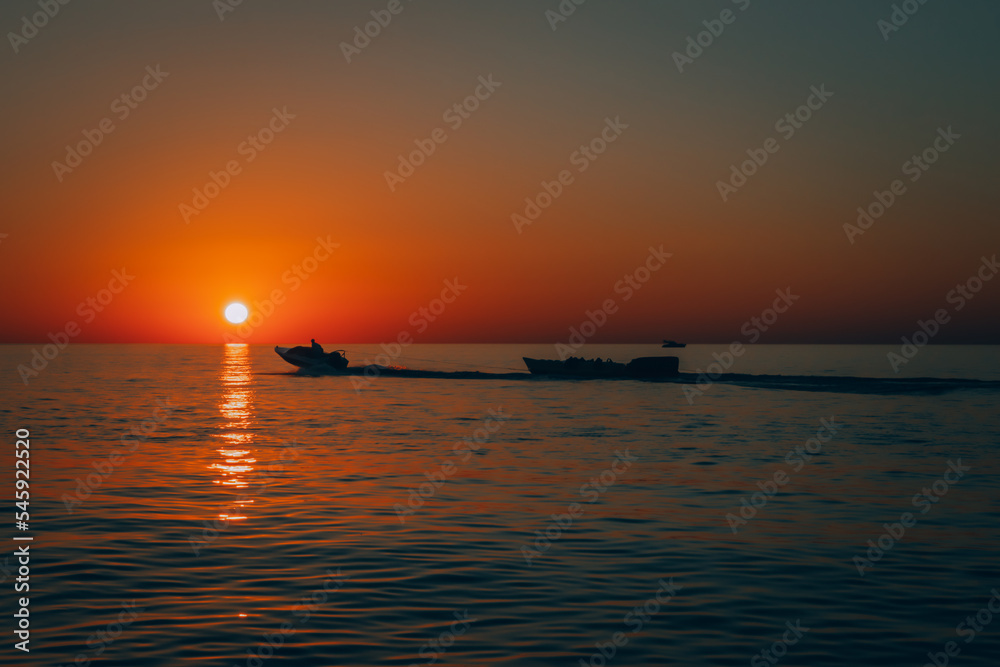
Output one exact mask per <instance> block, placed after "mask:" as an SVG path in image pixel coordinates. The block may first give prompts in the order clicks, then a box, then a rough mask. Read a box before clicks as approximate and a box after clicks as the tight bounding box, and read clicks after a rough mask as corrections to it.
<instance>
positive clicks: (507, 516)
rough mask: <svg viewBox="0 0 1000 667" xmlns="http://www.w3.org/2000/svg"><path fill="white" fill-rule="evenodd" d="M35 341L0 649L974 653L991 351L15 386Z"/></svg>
mask: <svg viewBox="0 0 1000 667" xmlns="http://www.w3.org/2000/svg"><path fill="white" fill-rule="evenodd" d="M41 347H42V346H40V345H35V346H32V345H6V346H0V358H2V361H3V365H4V368H5V370H6V372H5V374H4V377H3V379H2V380H0V422H2V425H3V434H4V443H3V445H2V452H3V454H2V457H0V465H2V467H3V473H2V479H3V482H2V489H0V492H2V497H4V498H6V499H7V500H6V501H5V506H6V509H5V510H4V512H5V513H6V515H7V520H6V521H5V523H6V525H7V529H6V531H5V532H6V538H5V541H6V546H5V547H4V549H3V550H2V552H0V581H2V582H3V583H2V589H3V591H4V593H3V596H2V597H3V609H4V612H3V618H4V619H5V620H4V621H3V633H2V634H3V636H4V638H5V641H4V645H3V646H2V648H0V663H2V664H4V665H46V666H59V665H65V666H69V665H74V666H79V667H87V666H89V665H95V666H97V665H100V666H105V665H107V666H112V665H114V666H118V665H120V666H128V667H135V666H139V665H142V666H146V667H159V666H164V667H166V666H176V665H197V666H199V667H202V666H204V667H214V666H216V665H217V666H219V667H260V666H262V665H278V664H280V665H310V666H312V665H316V666H320V667H326V666H333V665H359V666H360V665H400V666H409V665H512V666H513V665H525V666H531V665H566V666H567V667H572V666H578V665H584V666H587V665H589V666H593V667H604V666H606V665H607V666H611V665H691V666H698V665H750V666H751V667H762V666H768V667H769V666H771V665H788V666H793V665H799V666H810V667H819V666H826V665H830V666H834V665H836V666H842V665H852V666H853V665H877V666H879V667H887V666H892V665H912V666H914V667H921V666H923V665H928V664H929V665H935V667H943V666H944V665H949V664H950V665H957V666H960V667H987V666H988V667H995V666H996V665H997V664H1000V458H998V456H997V451H998V447H997V432H998V426H1000V410H998V407H1000V389H998V387H1000V354H998V352H1000V348H998V347H994V346H960V347H950V346H928V347H924V348H919V349H914V350H911V351H910V352H913V353H915V354H911V357H912V358H906V360H905V363H904V364H902V365H899V364H898V363H897V367H896V368H894V367H893V364H892V362H891V357H890V356H889V355H890V353H896V354H899V353H900V348H899V346H895V347H893V346H860V345H859V346H819V345H789V346H781V345H753V346H748V347H746V348H745V351H744V353H743V354H742V355H740V356H734V357H732V358H731V359H730V358H729V357H727V354H731V353H730V352H729V346H726V345H690V346H688V347H687V348H684V349H678V350H664V349H661V348H660V347H659V346H658V345H591V346H586V347H584V348H582V349H580V350H579V351H578V353H577V354H578V356H584V357H601V358H611V359H614V360H617V361H628V360H630V359H632V358H635V357H642V356H658V355H676V356H678V357H680V366H681V370H682V371H685V372H686V373H687V375H685V376H683V379H684V380H685V381H667V382H663V381H650V380H633V379H612V380H578V379H553V378H540V377H530V376H528V375H526V374H524V375H522V374H520V373H523V372H524V371H525V366H524V364H523V362H522V357H525V356H527V357H536V358H555V356H556V352H555V350H554V348H553V346H552V345H411V346H409V347H406V348H403V349H394V348H392V347H391V346H387V347H386V348H382V347H381V346H379V345H372V344H364V345H343V346H341V347H344V348H345V349H346V351H347V356H348V358H349V359H350V360H351V363H352V364H365V363H381V364H383V365H391V366H397V367H405V368H408V369H423V370H434V371H441V373H439V374H438V375H437V376H435V377H393V376H390V375H389V374H388V373H386V374H380V373H379V372H377V371H375V370H373V371H372V372H370V373H368V374H367V375H360V376H352V377H344V376H332V375H320V376H308V375H301V374H298V373H296V370H295V369H294V368H293V367H291V366H289V365H288V364H286V363H285V362H284V361H282V359H280V358H279V357H278V356H277V355H276V354H275V352H274V350H273V347H272V346H266V345H261V346H258V345H201V346H185V345H85V344H71V345H70V346H68V347H67V348H66V349H64V350H62V351H60V352H59V353H58V355H56V356H55V358H53V359H51V360H46V361H47V364H46V365H45V367H44V368H42V369H41V370H39V371H38V373H37V375H31V376H28V381H27V383H25V382H23V381H22V379H21V376H20V375H19V373H18V370H17V368H18V366H21V365H25V366H26V367H30V364H31V361H32V357H33V350H35V349H39V350H41ZM50 352H52V350H50ZM380 355H381V356H380ZM36 363H37V365H39V366H41V364H40V363H38V362H37V361H36ZM713 364H716V366H714V367H713ZM470 371H481V372H482V373H483V374H482V375H474V374H471V375H470ZM722 371H726V372H727V373H730V374H737V375H725V374H720V373H721V372H722ZM897 371H898V372H897ZM491 374H495V375H491ZM817 378H819V379H821V380H823V381H821V382H817V381H816V380H817ZM831 378H834V380H830V381H829V382H827V381H826V380H827V379H831ZM885 378H889V379H893V380H894V382H888V383H887V382H884V379H885ZM920 378H936V379H944V380H948V382H945V383H941V382H935V381H931V380H922V379H920ZM756 379H760V381H759V382H758V381H756ZM900 379H903V380H906V381H904V382H899V381H898V380H900ZM19 440H20V441H22V443H24V444H18V441H19ZM25 452H27V453H25ZM18 470H22V471H25V472H22V473H21V474H18V473H17V471H18ZM25 477H27V479H25ZM21 481H23V482H25V484H21V483H20V482H21ZM23 491H27V494H25V493H21V496H20V502H21V503H22V504H21V505H20V506H18V505H16V504H15V502H16V501H17V500H18V499H17V497H16V494H17V493H19V492H23ZM19 538H20V539H19ZM25 552H27V554H28V555H27V556H25V555H23V554H25ZM25 561H27V565H25V564H24V562H25ZM25 609H26V610H27V611H24V610H25ZM18 632H21V633H22V634H20V635H19V634H18ZM25 641H27V643H24V642H25ZM17 645H19V646H20V647H18V646H17ZM25 648H26V649H28V651H24V650H22V649H25Z"/></svg>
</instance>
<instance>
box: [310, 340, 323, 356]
mask: <svg viewBox="0 0 1000 667" xmlns="http://www.w3.org/2000/svg"><path fill="white" fill-rule="evenodd" d="M311 341H312V352H313V355H315V356H317V357H320V356H322V355H323V346H322V345H320V344H319V343H317V342H316V339H315V338H312V339H311Z"/></svg>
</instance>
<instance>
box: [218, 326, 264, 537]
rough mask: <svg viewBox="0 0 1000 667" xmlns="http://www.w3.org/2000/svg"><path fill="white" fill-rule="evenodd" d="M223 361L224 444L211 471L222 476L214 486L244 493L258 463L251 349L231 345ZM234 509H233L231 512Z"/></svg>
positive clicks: (229, 516)
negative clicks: (254, 427)
mask: <svg viewBox="0 0 1000 667" xmlns="http://www.w3.org/2000/svg"><path fill="white" fill-rule="evenodd" d="M224 349H225V355H224V357H223V359H222V371H221V374H220V376H219V380H220V384H221V385H222V395H221V398H220V400H219V413H220V414H221V415H222V418H223V422H222V427H221V429H220V431H219V432H218V433H217V434H216V437H218V438H220V439H221V440H222V442H221V443H220V446H219V447H218V448H217V449H216V452H218V454H219V457H220V458H219V460H217V461H215V462H214V463H212V464H211V465H209V466H208V467H209V469H210V470H213V471H216V472H218V473H219V475H220V477H219V478H218V479H216V480H214V482H215V483H216V484H220V485H222V486H225V487H229V488H232V489H245V488H247V487H249V486H250V475H251V473H253V471H254V465H253V464H255V463H256V462H257V459H255V458H254V457H253V456H252V455H251V454H252V450H251V448H250V447H251V445H252V444H253V424H254V418H255V414H254V411H253V405H254V389H253V375H252V370H253V368H252V365H251V363H250V346H249V345H245V344H229V345H226V346H225V348H224ZM252 502H253V501H252V500H238V501H236V502H235V503H234V506H233V508H235V509H239V508H240V507H242V506H245V505H248V504H250V503H252ZM231 509H232V508H231ZM219 518H220V519H228V520H230V521H239V520H244V519H246V518H247V517H246V516H245V515H243V514H220V515H219Z"/></svg>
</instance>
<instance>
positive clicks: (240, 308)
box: [226, 303, 250, 324]
mask: <svg viewBox="0 0 1000 667" xmlns="http://www.w3.org/2000/svg"><path fill="white" fill-rule="evenodd" d="M249 314H250V311H249V310H247V307H246V306H244V305H243V304H242V303H231V304H229V305H228V306H226V319H227V320H229V321H230V322H232V323H233V324H242V323H243V322H244V321H245V320H246V319H247V315H249Z"/></svg>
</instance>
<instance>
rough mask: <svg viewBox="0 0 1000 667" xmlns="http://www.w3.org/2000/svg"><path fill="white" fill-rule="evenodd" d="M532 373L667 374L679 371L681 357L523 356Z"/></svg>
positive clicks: (592, 375) (581, 375) (586, 375)
mask: <svg viewBox="0 0 1000 667" xmlns="http://www.w3.org/2000/svg"><path fill="white" fill-rule="evenodd" d="M522 359H524V364H525V365H526V366H527V367H528V370H529V371H531V374H532V375H553V376H559V377H575V378H590V379H598V378H666V377H673V376H675V375H677V374H678V368H679V360H678V358H677V357H638V358H636V359H633V360H632V361H630V362H628V363H627V364H623V363H619V362H617V361H612V360H611V359H607V360H604V359H582V358H580V357H570V358H569V359H565V360H562V361H559V360H555V359H531V358H529V357H522Z"/></svg>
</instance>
